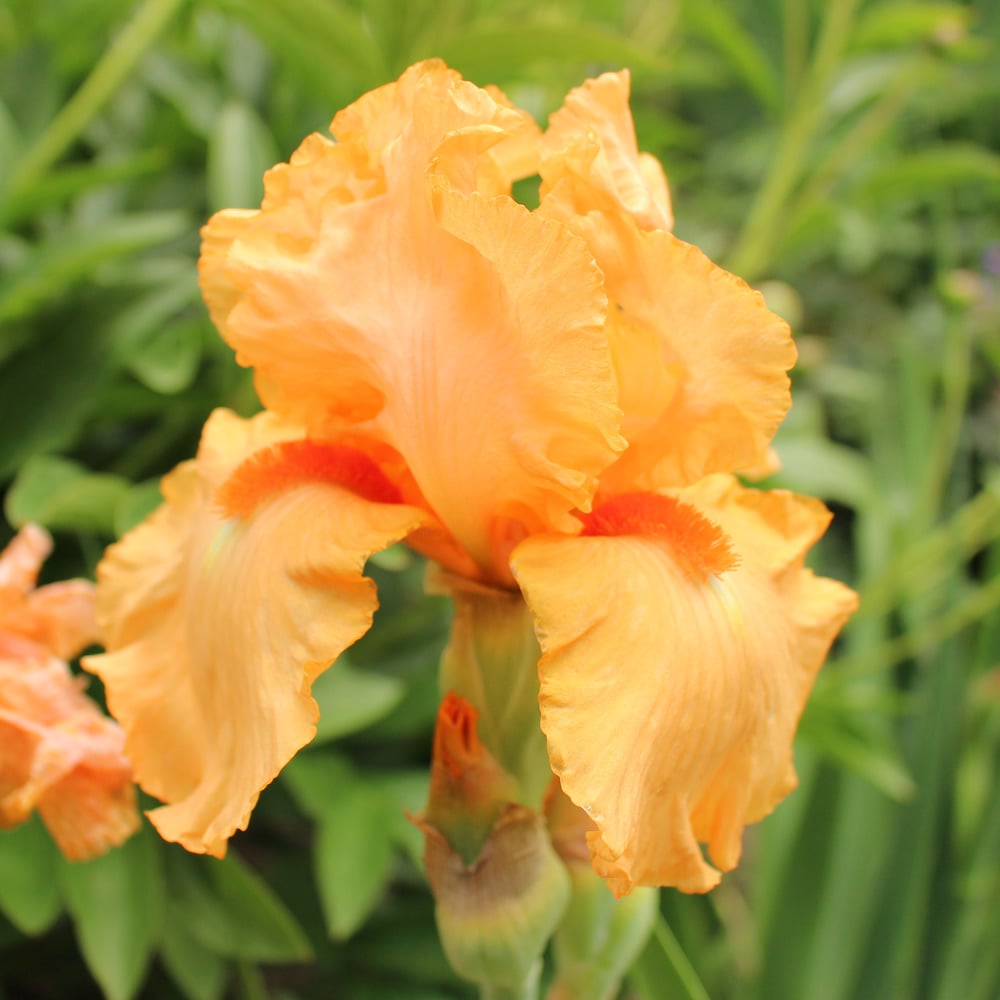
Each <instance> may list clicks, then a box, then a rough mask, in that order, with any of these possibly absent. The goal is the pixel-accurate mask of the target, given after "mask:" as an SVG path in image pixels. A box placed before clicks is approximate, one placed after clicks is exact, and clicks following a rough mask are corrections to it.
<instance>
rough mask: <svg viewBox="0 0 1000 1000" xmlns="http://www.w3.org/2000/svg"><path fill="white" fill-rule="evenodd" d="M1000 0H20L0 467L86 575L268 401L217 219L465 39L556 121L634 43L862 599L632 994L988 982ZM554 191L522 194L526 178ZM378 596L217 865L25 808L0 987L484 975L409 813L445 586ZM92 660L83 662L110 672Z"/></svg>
mask: <svg viewBox="0 0 1000 1000" xmlns="http://www.w3.org/2000/svg"><path fill="white" fill-rule="evenodd" d="M998 43H1000V8H998V5H996V4H995V3H992V2H990V0H969V2H965V3H922V2H906V0H838V2H836V3H826V2H825V0H625V2H620V0H589V2H588V3H587V4H586V5H585V6H584V5H575V4H573V3H572V2H571V0H543V2H538V0H532V2H528V0H283V2H281V3H276V2H274V0H142V2H140V3H137V4H130V3H124V2H122V0H5V3H4V5H3V6H0V225H2V233H0V489H2V490H3V491H4V494H5V500H4V511H5V515H6V521H7V522H8V525H9V526H10V527H4V528H3V529H2V530H3V533H4V537H9V535H10V534H11V529H12V528H13V527H16V526H18V525H20V524H23V523H24V522H26V521H28V520H34V521H37V522H39V523H41V524H43V525H46V526H47V527H48V528H50V530H52V531H53V532H54V533H55V534H56V538H57V543H58V544H57V554H56V557H54V558H53V559H52V560H51V561H50V563H49V565H48V566H47V568H46V576H47V578H61V577H66V576H71V575H78V574H82V575H90V574H91V573H92V572H93V567H94V565H95V563H96V560H97V559H98V557H99V555H100V552H101V550H102V548H103V546H104V545H105V544H107V543H108V542H109V541H110V540H112V539H113V538H115V537H117V536H118V535H120V534H121V533H122V532H123V531H124V530H126V529H127V528H128V527H129V526H130V525H132V524H134V523H135V522H136V521H137V520H139V519H140V518H141V517H142V516H143V515H144V514H145V513H146V512H147V511H148V510H150V509H151V507H152V506H153V505H154V504H155V503H156V502H157V496H158V493H157V485H156V484H157V480H158V478H159V476H160V475H162V474H163V473H164V472H165V471H167V470H168V469H169V468H170V467H172V466H173V465H174V464H175V463H176V462H177V461H180V460H182V459H184V458H186V457H189V456H190V455H191V454H193V452H194V450H195V448H196V444H197V438H198V433H199V430H200V427H201V425H202V423H203V421H204V419H205V417H206V416H207V414H208V413H209V412H210V410H211V409H212V408H213V407H215V406H218V405H227V406H231V407H234V408H235V409H237V410H238V411H240V412H243V413H249V412H252V411H253V410H254V409H255V407H256V402H255V398H254V395H253V392H252V389H251V387H250V383H249V379H248V375H247V373H246V372H244V371H242V370H241V369H239V368H238V367H237V366H236V365H235V363H234V361H233V358H232V356H231V352H230V350H229V349H228V348H227V347H226V346H225V345H224V344H223V343H222V341H221V340H220V339H219V338H218V337H217V336H216V334H215V333H214V331H213V329H212V328H211V326H210V324H209V322H208V319H207V316H206V314H205V311H204V309H203V307H202V306H201V304H200V298H199V294H198V288H197V282H196V271H195V260H196V255H197V250H198V228H199V226H200V225H201V224H202V222H203V221H204V220H205V219H206V218H207V217H208V215H209V213H210V212H211V211H213V210H214V209H217V208H221V207H223V206H251V205H255V204H257V203H258V202H259V199H260V196H261V192H262V186H261V175H262V173H263V171H264V170H265V169H266V168H267V167H268V166H270V165H271V164H272V163H274V162H276V161H277V160H280V159H285V158H287V157H288V156H289V154H290V153H291V152H292V150H293V149H294V148H295V147H296V145H297V144H298V143H299V141H300V140H301V139H302V138H303V137H304V136H305V135H306V134H307V133H308V132H310V131H313V130H322V129H324V128H325V127H326V126H327V124H328V122H329V120H330V118H331V117H332V115H333V113H334V112H335V111H336V110H338V109H339V108H341V107H343V106H344V105H345V104H347V103H348V102H350V101H351V100H352V99H354V98H355V97H356V96H358V95H359V94H360V93H361V92H363V91H364V90H367V89H369V88H371V87H373V86H376V85H378V84H380V83H383V82H385V81H387V80H389V79H392V78H394V77H395V76H396V75H397V74H398V73H399V72H400V71H401V70H402V69H404V68H405V67H406V66H407V65H409V64H410V63H411V62H413V61H415V60H417V59H419V58H422V57H425V56H430V55H439V56H442V57H444V58H445V59H446V60H447V61H449V62H450V63H451V64H452V65H454V66H455V67H456V68H458V69H460V70H461V71H462V72H463V73H465V74H466V75H467V76H468V77H470V78H471V79H473V80H474V81H476V82H478V83H481V84H485V83H498V84H500V85H501V86H502V87H504V88H505V89H506V90H507V91H508V93H509V94H510V96H511V97H512V98H513V99H514V100H515V101H516V102H517V103H519V104H521V105H523V106H525V107H527V108H529V109H530V110H531V111H532V112H533V113H535V114H536V116H538V117H539V119H540V120H542V121H544V119H545V116H546V115H547V114H548V113H549V112H550V111H552V110H553V109H554V108H555V107H556V106H558V104H559V103H560V101H561V99H562V96H563V95H564V93H565V92H566V90H567V89H568V88H569V87H571V86H574V85H576V84H578V83H580V82H581V81H582V80H583V79H584V78H585V77H586V76H588V75H594V74H596V73H597V72H599V71H601V70H604V69H608V68H619V67H621V66H629V67H631V69H632V72H633V90H634V99H633V107H634V111H635V117H636V122H637V129H638V133H639V138H640V145H641V147H643V148H645V149H648V150H650V151H651V152H653V153H655V154H656V155H657V156H658V157H660V158H661V160H662V161H663V163H664V165H665V167H666V169H667V173H668V175H669V177H670V180H671V185H672V191H673V196H674V200H675V210H676V216H677V232H678V234H679V235H680V236H681V237H682V238H684V239H688V240H690V241H692V242H696V243H698V244H699V245H700V246H702V247H703V249H705V250H706V252H708V253H709V254H710V255H711V256H713V257H714V258H715V259H716V260H718V261H720V262H721V263H723V264H725V265H726V266H728V267H730V268H731V269H733V270H735V271H737V272H738V273H740V274H741V275H743V276H744V277H746V278H747V279H748V280H749V281H750V282H751V283H753V284H755V285H757V286H758V287H760V288H761V289H762V290H763V291H764V292H765V294H766V295H767V297H768V301H769V302H770V303H771V305H772V307H773V308H775V309H776V310H778V311H779V312H781V313H782V314H783V315H785V316H786V318H788V319H789V320H790V321H791V322H792V324H793V327H794V328H795V330H796V333H797V339H798V344H799V350H800V362H799V366H798V368H797V369H796V372H795V376H794V377H795V389H794V398H795V405H794V407H793V410H792V412H791V415H790V416H789V418H788V420H787V421H786V424H785V426H784V427H783V428H782V430H781V432H780V434H779V437H778V440H777V448H778V451H779V453H780V455H781V457H782V460H783V464H784V469H783V471H782V472H781V473H780V474H779V475H777V476H776V477H774V480H773V484H774V485H779V486H785V487H790V488H793V489H797V490H800V491H803V492H807V493H812V494H816V495H819V496H821V497H823V498H824V499H825V500H826V501H827V502H828V503H830V504H831V506H832V507H833V508H834V510H835V513H836V515H837V518H836V521H835V523H834V526H833V528H832V529H831V531H830V533H829V535H828V536H827V538H826V539H825V540H824V542H823V543H822V545H821V547H820V550H819V551H818V553H817V558H816V560H815V565H816V566H817V568H818V569H820V570H821V571H823V572H825V573H827V574H830V575H834V576H837V577H839V578H841V579H844V580H847V581H848V582H851V583H852V584H853V585H854V586H856V587H858V588H859V590H860V591H861V594H862V610H861V612H860V613H859V614H858V615H857V617H856V618H855V619H854V621H853V622H852V623H851V625H850V627H849V629H848V631H847V634H846V636H845V638H844V640H843V641H842V642H841V644H840V645H839V646H838V648H837V650H836V651H835V655H834V658H833V661H832V662H831V663H830V664H829V665H828V666H827V668H826V669H825V670H824V672H823V674H822V676H821V679H820V682H819V684H818V686H817V689H816V692H815V696H814V697H813V699H812V701H811V702H810V704H809V707H808V709H807V712H806V715H805V718H804V720H803V724H802V729H801V734H800V740H799V742H798V745H797V751H796V760H797V765H798V768H799V772H800V788H799V790H798V792H797V793H795V794H794V795H793V796H791V797H790V798H789V799H788V800H787V801H786V802H785V803H784V804H783V805H782V806H781V807H780V808H779V809H778V810H777V812H776V813H775V814H774V815H773V816H772V817H770V818H769V819H768V820H766V821H765V822H764V823H762V824H760V825H759V826H758V827H756V828H753V829H751V830H750V831H749V832H748V834H747V838H746V858H745V861H744V863H743V864H742V866H741V868H740V869H739V870H738V871H737V872H736V873H734V874H733V875H730V876H729V877H727V879H726V880H724V882H723V884H722V886H721V887H720V888H719V889H718V890H717V891H715V892H714V893H712V894H710V895H709V896H707V897H703V898H702V897H685V896H682V895H680V894H678V893H676V892H673V891H669V892H664V893H663V906H662V908H663V914H664V919H663V920H662V921H661V923H660V924H659V925H658V926H657V928H656V933H655V935H654V937H653V939H652V940H651V942H650V944H649V946H648V947H647V948H646V950H645V951H644V953H643V954H642V956H641V957H640V959H639V961H638V962H637V964H636V965H635V967H634V969H633V970H632V972H631V974H630V976H629V979H628V983H627V985H626V987H625V990H626V992H627V994H628V996H630V997H635V998H640V1000H659V998H671V997H697V998H704V997H709V996H710V997H713V998H723V1000H725V998H737V997H738V998H761V1000H763V998H768V1000H801V998H804V997H808V998H810V1000H839V998H855V997H866V998H867V997H873V998H874V997H880V998H881V997H892V998H897V997H898V998H911V997H913V998H943V1000H950V998H955V997H960V998H962V1000H991V998H995V997H996V996H997V995H1000V949H997V947H996V930H997V926H998V921H1000V795H997V787H998V777H1000V773H998V771H1000V763H998V762H1000V752H998V751H1000V671H998V663H1000V614H998V613H997V608H998V605H1000V478H998V460H1000V387H998V386H1000V382H998V373H1000V322H998V321H1000V115H998V113H997V109H998V107H1000V58H998V56H1000V53H998ZM525 197H529V195H526V196H525ZM373 572H374V574H375V575H376V577H377V579H378V583H379V589H380V596H381V599H382V605H383V608H382V611H381V612H380V613H379V620H378V622H377V627H376V628H375V630H374V631H373V632H372V633H371V634H370V635H369V636H368V637H366V639H364V640H363V641H362V642H361V643H359V644H358V645H357V646H356V647H354V648H353V649H352V650H351V651H350V654H349V657H348V658H345V659H342V660H341V661H338V663H337V665H336V666H335V667H334V668H333V669H332V670H331V671H330V672H328V673H327V674H326V675H324V676H323V678H322V679H321V681H320V682H319V683H318V684H317V689H316V693H317V697H318V699H319V701H320V703H321V705H322V706H323V716H322V722H321V729H320V737H319V739H318V740H317V742H316V744H315V745H314V746H313V747H311V748H310V749H308V750H307V751H305V752H304V753H302V754H300V756H299V758H298V759H297V760H296V761H295V762H294V764H293V765H292V766H291V767H290V768H289V769H288V770H287V771H286V772H285V774H284V775H283V776H282V778H281V779H280V780H279V781H278V782H276V783H275V784H274V785H273V786H272V787H271V788H269V789H268V790H267V791H266V792H265V794H264V796H263V798H262V801H261V805H260V807H259V809H258V811H257V812H256V814H255V816H254V821H253V824H252V826H251V829H250V831H249V832H248V833H247V834H244V835H242V836H240V837H238V838H237V839H236V841H235V844H234V849H233V850H232V851H231V852H230V857H229V858H228V859H227V860H226V861H225V862H213V861H208V860H206V859H203V858H196V857H192V856H189V855H187V854H185V853H184V852H183V851H182V850H180V849H179V848H175V847H174V846H173V845H171V846H167V845H165V844H163V843H160V842H159V841H158V840H157V838H155V837H154V836H153V835H152V834H151V832H150V831H149V830H148V829H147V830H146V831H144V833H143V835H142V836H140V837H137V838H135V839H134V840H132V841H131V842H129V843H128V844H127V845H126V846H125V847H123V848H121V849H119V850H117V851H115V852H112V853H111V854H110V855H108V856H107V857H105V858H103V859H101V860H99V861H96V862H93V863H91V864H88V865H69V864H66V863H64V862H62V861H61V860H60V859H59V858H57V856H56V853H55V850H54V848H53V847H52V845H51V843H50V842H49V840H48V838H47V835H46V834H45V832H44V830H43V829H42V828H41V827H40V825H38V824H37V823H34V822H33V823H31V824H28V825H26V826H24V827H21V828H19V829H17V830H15V831H12V832H8V833H2V834H0V995H2V996H4V997H8V998H21V997H55V996H60V997H61V996H73V997H86V996H100V995H101V994H102V993H103V995H105V996H106V997H109V998H111V1000H127V998H130V997H134V996H144V997H185V998H190V1000H213V998H218V997H223V996H238V997H246V998H254V1000H256V998H258V997H266V996H274V997H285V998H292V997H301V998H309V997H320V996H322V997H345V998H352V1000H353V998H358V1000H366V998H392V997H400V996H406V997H413V998H417V1000H421V998H431V997H434V998H443V997H462V996H468V995H470V993H469V990H468V989H467V988H466V987H465V986H463V985H461V984H460V983H459V982H458V981H457V980H456V979H455V978H454V977H453V976H452V974H451V973H450V972H449V970H448V968H447V966H446V963H445V961H444V959H443V957H442V954H441V951H440V948H439V946H438V944H437V942H436V936H435V931H434V926H433V918H432V906H431V900H430V897H429V894H428V892H427V890H426V888H425V885H424V881H423V876H422V873H421V869H420V865H419V854H420V842H419V836H418V834H417V831H416V830H415V829H414V828H413V827H412V826H410V825H409V824H408V823H407V822H406V821H405V819H404V818H403V810H404V809H411V810H415V809H419V808H420V806H421V805H422V802H423V797H424V789H425V784H424V782H425V777H424V774H425V769H426V764H427V758H428V751H429V745H430V733H431V728H432V723H433V716H434V710H435V705H436V697H437V696H436V690H435V675H436V664H437V658H438V655H439V653H440V650H441V648H442V645H443V643H444V639H445V635H446V631H447V623H448V611H447V606H446V605H444V604H441V603H436V602H434V601H433V600H429V599H427V598H425V597H424V596H423V594H422V571H421V566H420V565H419V562H418V560H416V559H415V558H412V557H410V556H408V555H406V554H404V553H402V552H398V551H390V552H389V553H387V554H386V555H384V556H382V557H380V559H379V560H378V565H377V566H376V567H375V568H374V570H373ZM97 686H98V684H97V681H96V680H92V681H91V690H92V691H93V690H95V688H97Z"/></svg>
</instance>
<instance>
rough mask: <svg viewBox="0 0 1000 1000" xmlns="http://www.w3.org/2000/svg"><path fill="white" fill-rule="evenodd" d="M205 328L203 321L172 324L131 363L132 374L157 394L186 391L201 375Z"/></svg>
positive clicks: (129, 364) (151, 341)
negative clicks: (197, 376) (198, 374)
mask: <svg viewBox="0 0 1000 1000" xmlns="http://www.w3.org/2000/svg"><path fill="white" fill-rule="evenodd" d="M204 330H205V324H204V321H203V320H201V319H188V320H180V321H177V322H174V323H169V324H167V325H166V326H164V327H163V329H162V330H160V331H159V332H157V333H156V334H155V335H154V336H153V338H152V339H151V340H150V341H149V342H148V343H147V344H146V345H145V347H143V349H142V350H141V351H139V352H137V353H136V354H134V355H133V356H132V358H131V359H130V360H129V363H128V368H129V370H130V371H131V372H132V373H133V374H134V375H135V376H136V378H138V379H139V381H140V382H142V383H143V384H144V385H146V386H148V387H149V388H150V389H152V390H153V391H154V392H159V393H162V394H163V395H165V396H171V395H173V394H175V393H178V392H181V391H182V390H183V389H186V388H187V387H188V386H189V385H190V384H191V383H192V382H193V381H194V377H195V375H196V374H197V372H198V365H199V364H200V362H201V354H202V347H203V346H204V343H205V337H204Z"/></svg>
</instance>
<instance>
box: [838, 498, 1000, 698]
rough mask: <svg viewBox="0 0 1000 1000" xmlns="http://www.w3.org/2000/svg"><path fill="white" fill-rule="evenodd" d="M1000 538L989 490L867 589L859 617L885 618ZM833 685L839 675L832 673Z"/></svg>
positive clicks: (998, 503) (998, 509)
mask: <svg viewBox="0 0 1000 1000" xmlns="http://www.w3.org/2000/svg"><path fill="white" fill-rule="evenodd" d="M997 538H1000V494H998V493H997V491H996V490H995V489H991V488H990V487H987V488H986V489H984V490H983V491H982V492H981V493H979V494H978V495H977V496H975V497H973V498H972V499H971V500H969V501H968V502H967V503H966V504H965V505H964V506H963V507H960V508H959V509H958V510H957V511H956V512H955V513H954V514H953V515H952V516H951V518H950V520H949V521H947V522H946V523H945V524H943V525H940V526H939V527H937V528H935V529H934V530H933V531H931V532H929V533H928V534H926V535H925V536H924V537H923V538H922V539H919V540H917V541H915V542H914V543H913V544H912V545H911V546H910V547H908V548H907V549H906V550H905V551H903V552H902V553H900V556H899V557H898V558H896V559H894V560H893V561H892V562H890V563H889V565H888V566H886V567H885V568H884V569H883V570H881V571H880V572H879V573H878V574H877V575H876V576H874V577H872V579H871V580H870V581H869V582H868V583H867V584H865V585H864V586H863V587H862V588H861V606H860V607H859V609H858V611H857V614H856V615H855V619H860V618H867V617H872V616H876V615H884V614H885V613H886V612H887V611H890V610H891V609H892V608H894V607H895V606H896V605H897V604H898V603H899V602H900V600H901V599H903V597H907V596H909V597H912V596H916V595H917V594H921V593H924V592H926V591H927V590H929V589H930V588H931V587H933V586H935V585H936V584H937V583H939V582H940V579H941V577H942V576H943V575H944V573H947V572H950V571H951V569H952V567H953V566H954V564H955V563H956V562H957V561H964V560H966V559H968V558H970V557H971V556H972V555H974V554H975V553H976V552H978V551H979V550H980V549H981V548H983V547H984V546H986V545H988V544H990V543H991V542H993V541H995V540H996V539H997ZM826 676H828V677H829V678H830V680H831V682H833V681H835V680H837V678H838V675H837V674H836V672H831V673H830V674H827V675H826Z"/></svg>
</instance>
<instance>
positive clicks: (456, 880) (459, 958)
mask: <svg viewBox="0 0 1000 1000" xmlns="http://www.w3.org/2000/svg"><path fill="white" fill-rule="evenodd" d="M420 825H421V827H422V829H423V831H424V834H425V836H426V847H425V851H424V865H425V867H426V869H427V877H428V879H429V880H430V883H431V888H432V890H433V892H434V898H435V901H436V907H435V915H436V917H437V925H438V933H439V934H440V936H441V942H442V944H443V945H444V950H445V954H446V955H447V956H448V961H449V962H450V963H451V965H452V968H453V969H454V970H455V971H456V972H457V973H458V974H459V975H460V976H463V977H464V978H466V979H470V980H472V981H473V982H476V983H480V984H484V985H490V986H498V987H504V988H507V989H517V988H519V987H522V986H523V985H524V984H525V983H526V982H528V981H530V979H531V977H532V976H533V975H536V974H537V967H538V965H539V962H540V959H541V955H542V952H543V951H544V950H545V945H546V944H547V942H548V940H549V938H550V937H551V935H552V932H553V931H554V930H555V928H556V926H557V925H558V923H559V921H560V919H561V918H562V916H563V913H564V911H565V909H566V902H567V900H568V898H569V879H568V877H567V874H566V869H565V867H564V866H563V864H562V862H561V861H560V860H559V857H558V856H557V855H556V853H555V851H554V850H553V849H552V844H551V843H550V842H549V838H548V833H547V831H546V828H545V822H544V820H543V818H542V817H541V816H539V815H538V814H537V813H535V812H533V811H532V810H530V809H526V808H525V807H524V806H518V805H508V806H507V807H506V808H505V809H504V811H503V813H502V814H501V816H500V818H499V819H498V820H497V823H496V825H495V826H494V827H493V830H492V831H491V832H490V835H489V837H488V838H487V839H486V842H485V843H484V844H483V849H482V851H481V852H480V854H479V856H478V857H477V858H476V860H475V861H474V862H473V863H472V864H467V863H466V862H465V861H464V860H463V859H462V857H461V856H460V855H459V854H458V853H457V852H456V851H454V850H453V849H452V848H451V845H450V844H449V843H448V841H447V839H446V838H445V837H444V836H443V835H442V834H441V833H440V832H439V831H438V830H436V829H434V828H433V827H432V826H430V825H429V824H427V823H425V822H422V823H421V824H420ZM605 891H606V890H605Z"/></svg>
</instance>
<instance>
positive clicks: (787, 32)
mask: <svg viewBox="0 0 1000 1000" xmlns="http://www.w3.org/2000/svg"><path fill="white" fill-rule="evenodd" d="M781 27H782V48H783V57H784V61H785V97H786V99H790V98H791V96H792V95H793V94H796V93H798V90H799V86H800V85H801V83H802V74H803V73H804V72H805V68H806V54H807V49H808V47H809V5H808V4H807V3H806V2H805V0H782V2H781Z"/></svg>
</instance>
